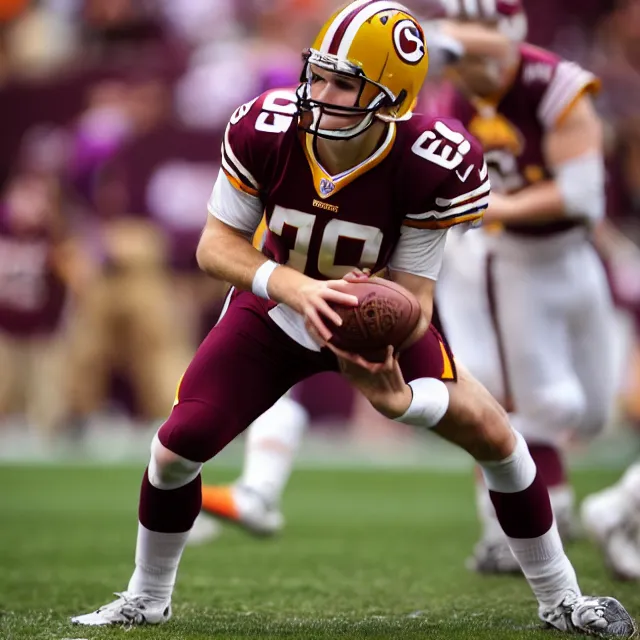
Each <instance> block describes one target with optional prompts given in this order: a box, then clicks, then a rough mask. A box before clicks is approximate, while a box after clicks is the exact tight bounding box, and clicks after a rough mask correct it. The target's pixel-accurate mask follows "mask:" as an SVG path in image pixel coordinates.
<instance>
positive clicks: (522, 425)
mask: <svg viewBox="0 0 640 640" xmlns="http://www.w3.org/2000/svg"><path fill="white" fill-rule="evenodd" d="M586 408H587V402H586V398H585V396H584V392H583V391H582V387H580V385H579V384H578V383H577V382H575V383H574V382H571V383H569V382H567V383H565V384H559V385H555V386H548V387H545V388H544V389H541V390H540V391H539V392H538V393H535V394H533V397H532V398H530V399H528V402H527V403H526V405H525V406H522V405H521V404H520V403H519V402H518V400H517V399H516V413H515V414H514V415H513V416H512V424H513V426H514V427H515V428H516V429H517V430H518V431H519V432H520V433H522V435H523V436H524V437H525V438H526V439H531V440H537V441H539V442H547V443H549V444H553V445H557V444H559V442H560V441H561V440H562V439H563V437H564V436H566V433H567V432H568V431H572V430H574V431H575V430H578V429H580V427H581V425H582V424H583V421H584V418H585V414H586Z"/></svg>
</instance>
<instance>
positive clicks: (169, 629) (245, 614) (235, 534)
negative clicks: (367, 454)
mask: <svg viewBox="0 0 640 640" xmlns="http://www.w3.org/2000/svg"><path fill="white" fill-rule="evenodd" d="M140 475H141V469H140V468H132V467H94V468H84V467H77V468H76V467H21V466H7V467H0V487H2V490H1V492H0V616H1V617H0V638H2V640H17V639H22V638H34V639H36V638H37V639H43V640H44V639H58V640H62V639H79V638H84V639H93V638H125V639H126V640H135V639H138V638H147V639H150V638H153V639H155V638H173V639H184V640H187V639H189V640H196V639H204V638H254V637H260V638H334V637H343V638H430V639H439V638H452V639H456V638H460V639H462V638H464V639H469V640H471V639H474V640H476V639H486V640H489V639H490V640H497V639H507V638H508V639H515V638H531V639H532V640H533V639H535V638H546V639H548V640H552V639H553V638H556V637H558V638H559V637H561V635H562V634H559V633H557V632H555V631H549V630H545V629H543V628H542V626H541V625H540V623H539V622H538V621H537V617H536V607H535V603H534V601H533V598H532V596H531V594H530V592H529V590H528V587H527V585H526V583H525V582H524V581H523V580H522V579H518V578H480V577H478V576H475V575H472V574H470V573H469V572H467V571H466V570H465V569H464V566H463V562H464V558H465V556H466V555H467V553H468V552H469V550H470V548H471V546H472V544H473V543H474V541H475V538H476V534H477V526H476V522H475V516H474V511H473V489H472V486H471V482H470V478H469V477H468V476H466V475H464V474H460V473H445V472H437V473H436V472H421V471H382V470H380V471H374V470H366V471H365V470H353V471H329V470H327V471H299V472H297V473H296V474H295V475H294V477H293V480H292V482H291V485H290V487H289V490H288V493H287V495H286V500H285V514H286V516H287V520H288V526H287V529H286V531H285V533H284V534H283V535H282V536H281V537H279V538H278V539H274V540H266V541H265V540H255V539H252V538H249V537H247V536H245V535H244V534H242V533H241V532H240V531H236V530H233V529H231V528H225V530H224V534H223V536H222V537H221V538H219V539H218V540H217V541H216V542H214V543H211V544H210V545H207V546H204V547H199V548H190V549H187V551H186V553H185V556H184V560H183V563H182V568H181V573H180V575H179V578H178V586H177V590H176V593H175V598H174V617H173V619H172V620H171V622H170V623H169V624H167V625H164V626H161V627H146V628H137V629H133V630H129V631H124V630H122V629H118V628H112V629H91V628H83V627H72V626H71V625H69V624H68V622H67V619H68V616H70V615H72V614H77V613H84V612H87V611H90V610H91V609H93V608H96V607H97V606H99V605H101V604H104V603H106V602H107V601H108V600H109V599H110V594H111V592H112V591H116V590H123V589H124V588H125V587H126V584H127V581H128V578H129V575H130V573H131V568H132V559H133V545H134V537H135V526H136V503H137V493H138V484H139V477H140ZM230 477H232V476H231V475H230V474H229V472H228V471H225V472H221V471H217V472H216V470H215V469H208V473H207V475H206V479H208V480H214V479H215V480H222V479H228V478H230ZM616 477H617V474H616V473H615V472H604V471H598V472H590V473H587V472H585V471H581V472H579V473H576V474H575V479H576V482H577V486H578V489H579V492H580V494H581V495H584V494H585V493H587V492H588V491H591V490H594V489H597V488H600V487H602V486H604V485H605V484H607V483H609V482H611V481H612V480H614V479H615V478H616ZM569 553H570V556H571V558H572V559H573V560H574V561H575V564H576V568H577V570H578V573H579V575H580V576H581V583H582V588H583V591H584V592H585V593H599V594H608V595H616V596H617V597H619V598H620V599H621V600H622V601H623V602H624V603H625V605H626V606H627V608H628V609H629V610H630V612H631V613H632V615H634V616H636V617H640V588H638V586H637V585H624V584H617V583H614V582H612V581H611V580H610V579H609V578H608V576H607V574H606V572H605V571H604V568H603V565H602V562H601V560H600V558H599V556H598V555H597V554H596V553H595V552H594V550H593V549H592V547H591V546H590V545H589V543H587V542H581V543H577V544H575V545H572V546H571V547H570V549H569Z"/></svg>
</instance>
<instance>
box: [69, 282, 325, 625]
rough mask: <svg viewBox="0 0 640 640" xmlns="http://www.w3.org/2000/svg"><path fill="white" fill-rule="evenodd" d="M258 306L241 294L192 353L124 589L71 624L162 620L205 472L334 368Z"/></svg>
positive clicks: (146, 488)
mask: <svg viewBox="0 0 640 640" xmlns="http://www.w3.org/2000/svg"><path fill="white" fill-rule="evenodd" d="M263 302H264V301H262V300H260V299H258V298H256V297H255V296H254V295H253V294H250V293H241V294H239V295H238V296H237V297H236V298H235V299H234V300H233V302H231V304H230V306H229V308H228V310H227V312H226V313H225V315H224V317H223V318H222V320H221V321H220V322H219V323H218V324H217V325H216V327H215V328H214V329H212V331H211V332H210V333H209V335H208V336H207V338H206V339H205V341H204V342H203V343H202V345H201V346H200V348H199V349H198V351H197V352H196V355H195V356H194V359H193V360H192V362H191V364H190V365H189V367H188V369H187V370H186V372H185V374H184V376H183V377H182V380H181V382H180V385H179V389H178V393H177V396H176V402H175V404H174V407H173V410H172V412H171V414H170V416H169V418H168V419H167V421H166V422H165V423H164V424H163V425H162V427H160V429H159V431H158V433H157V434H156V436H155V437H154V440H153V443H152V446H151V460H150V462H149V466H148V467H147V470H146V471H145V474H144V477H143V481H142V488H141V491H140V503H139V510H138V518H139V526H138V541H137V547H136V567H135V571H134V573H133V576H132V577H131V580H130V581H129V586H128V588H127V590H126V592H124V594H122V596H121V597H120V598H119V599H118V600H116V601H115V602H113V603H111V604H110V605H107V606H106V607H103V608H101V609H99V610H98V611H96V612H94V613H91V614H88V615H84V616H77V617H75V618H73V619H72V621H73V622H75V623H78V624H86V625H104V624H114V623H116V624H118V623H120V624H122V623H125V624H141V623H143V622H147V623H160V622H164V621H166V620H167V619H168V618H169V616H170V615H171V610H170V603H171V594H172V591H173V586H174V583H175V580H176V575H177V570H178V564H179V562H180V557H181V555H182V552H183V550H184V547H185V544H186V540H187V537H188V534H189V530H190V529H191V527H192V525H193V522H194V520H195V518H196V516H197V515H198V513H199V511H200V507H201V502H202V500H201V478H200V470H201V468H202V464H203V463H204V462H206V461H207V460H209V459H211V458H212V457H214V456H215V455H216V454H217V453H218V452H219V451H221V450H222V449H223V448H224V447H225V446H226V445H227V444H228V443H229V442H230V441H231V440H233V439H234V438H235V437H236V436H237V435H238V434H239V433H241V432H242V431H243V430H244V429H245V428H246V427H247V426H248V425H249V424H250V423H251V422H253V420H255V419H256V418H257V417H258V416H259V415H261V414H262V413H264V412H265V411H266V410H267V409H268V408H269V407H270V406H271V405H272V404H273V403H274V402H275V401H276V400H277V399H278V398H280V397H281V396H282V395H283V394H284V393H285V392H286V390H287V389H288V388H290V387H291V386H292V385H293V384H295V383H296V382H298V381H299V380H301V379H303V378H304V377H306V376H308V375H312V374H313V373H316V372H318V371H319V370H322V368H323V367H324V366H325V365H327V366H333V362H332V361H330V360H329V359H327V362H326V363H325V360H323V358H325V356H323V355H322V354H318V353H316V352H311V351H308V350H306V349H304V348H303V347H300V346H299V345H298V344H296V343H295V342H293V341H292V340H290V339H288V338H287V337H286V336H285V335H284V334H283V333H282V332H281V330H280V329H279V328H278V327H277V326H276V325H275V324H274V323H273V321H272V320H271V318H269V316H268V314H267V311H266V304H263ZM325 359H326V358H325Z"/></svg>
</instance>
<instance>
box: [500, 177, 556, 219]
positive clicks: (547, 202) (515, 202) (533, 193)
mask: <svg viewBox="0 0 640 640" xmlns="http://www.w3.org/2000/svg"><path fill="white" fill-rule="evenodd" d="M506 198H507V202H508V205H507V206H504V207H502V206H501V207H500V213H499V216H498V217H496V216H492V215H491V202H489V215H488V216H487V220H488V221H491V222H503V223H506V224H508V223H510V222H532V223H537V222H539V223H543V222H553V221H555V220H562V219H566V218H567V213H566V207H565V202H564V199H563V197H562V193H561V192H560V189H559V188H558V186H557V184H556V183H555V182H554V181H553V180H545V181H544V182H538V183H537V184H534V185H531V186H530V187H526V188H525V189H523V190H522V191H520V192H518V193H516V194H513V195H510V196H506Z"/></svg>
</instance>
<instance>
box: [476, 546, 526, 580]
mask: <svg viewBox="0 0 640 640" xmlns="http://www.w3.org/2000/svg"><path fill="white" fill-rule="evenodd" d="M465 566H466V567H467V569H468V570H469V571H475V572H476V573H482V574H488V575H493V574H518V573H522V569H521V568H520V564H519V563H518V561H517V560H516V557H515V556H514V555H513V553H512V552H511V549H510V548H509V545H508V544H507V541H506V540H499V541H498V540H496V541H494V542H489V541H488V540H480V542H478V544H476V546H475V547H474V549H473V555H472V556H471V557H469V558H467V561H466V562H465Z"/></svg>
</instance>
